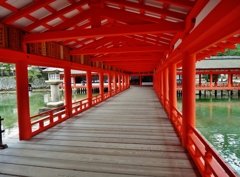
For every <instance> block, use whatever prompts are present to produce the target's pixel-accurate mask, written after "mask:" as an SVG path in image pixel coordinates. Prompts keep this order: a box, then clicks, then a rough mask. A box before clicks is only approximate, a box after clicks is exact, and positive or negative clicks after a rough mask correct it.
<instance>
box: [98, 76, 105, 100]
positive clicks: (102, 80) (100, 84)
mask: <svg viewBox="0 0 240 177" xmlns="http://www.w3.org/2000/svg"><path fill="white" fill-rule="evenodd" d="M99 92H100V95H101V99H102V101H103V100H104V78H103V73H102V72H100V73H99Z"/></svg>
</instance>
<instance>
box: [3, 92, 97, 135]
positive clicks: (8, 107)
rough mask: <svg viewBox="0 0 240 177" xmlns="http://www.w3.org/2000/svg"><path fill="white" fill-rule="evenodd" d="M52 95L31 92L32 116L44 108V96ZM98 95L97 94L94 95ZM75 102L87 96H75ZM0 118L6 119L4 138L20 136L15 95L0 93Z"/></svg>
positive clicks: (4, 122) (61, 95) (61, 96)
mask: <svg viewBox="0 0 240 177" xmlns="http://www.w3.org/2000/svg"><path fill="white" fill-rule="evenodd" d="M45 94H50V92H49V91H40V92H34V91H33V92H31V93H30V97H29V101H30V116H33V115H36V114H38V111H39V108H41V107H44V106H45V105H44V95H45ZM93 95H96V94H93ZM63 97H64V96H63V94H60V99H61V100H63ZM72 98H73V101H78V100H81V99H84V98H86V94H74V95H73V96H72ZM0 116H1V117H2V118H4V120H3V121H2V129H3V130H5V132H4V133H3V138H8V137H11V136H13V135H17V134H18V125H17V121H18V120H17V119H18V117H17V100H16V94H15V93H0Z"/></svg>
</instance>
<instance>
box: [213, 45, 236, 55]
mask: <svg viewBox="0 0 240 177" xmlns="http://www.w3.org/2000/svg"><path fill="white" fill-rule="evenodd" d="M217 55H218V56H240V44H236V48H235V49H226V50H225V52H224V53H221V52H219V53H218V54H217Z"/></svg>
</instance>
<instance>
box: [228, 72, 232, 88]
mask: <svg viewBox="0 0 240 177" xmlns="http://www.w3.org/2000/svg"><path fill="white" fill-rule="evenodd" d="M231 85H232V74H231V73H228V87H231Z"/></svg>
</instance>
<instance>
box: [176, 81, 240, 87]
mask: <svg viewBox="0 0 240 177" xmlns="http://www.w3.org/2000/svg"><path fill="white" fill-rule="evenodd" d="M195 86H196V88H216V87H219V88H221V87H223V88H238V87H240V83H232V84H230V85H229V84H228V83H221V82H218V83H212V86H211V85H210V83H200V84H199V83H197V84H196V85H195ZM177 88H182V84H178V85H177Z"/></svg>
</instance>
